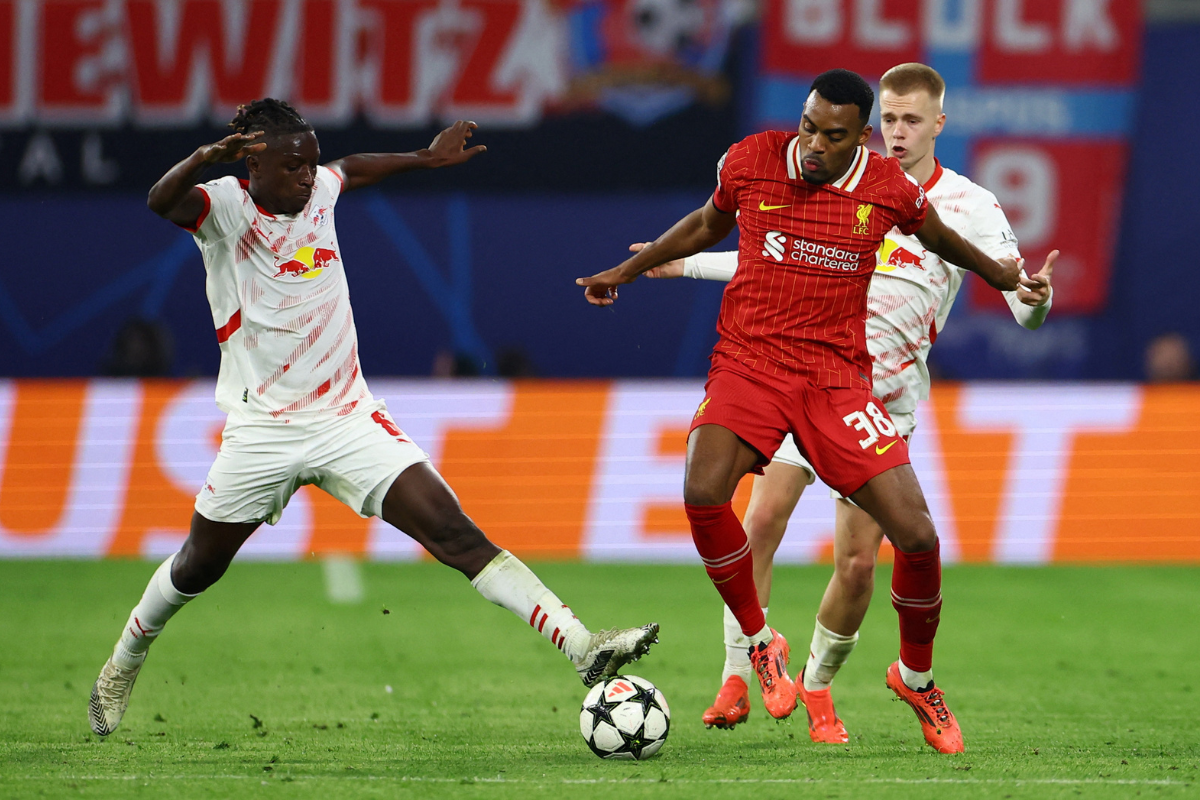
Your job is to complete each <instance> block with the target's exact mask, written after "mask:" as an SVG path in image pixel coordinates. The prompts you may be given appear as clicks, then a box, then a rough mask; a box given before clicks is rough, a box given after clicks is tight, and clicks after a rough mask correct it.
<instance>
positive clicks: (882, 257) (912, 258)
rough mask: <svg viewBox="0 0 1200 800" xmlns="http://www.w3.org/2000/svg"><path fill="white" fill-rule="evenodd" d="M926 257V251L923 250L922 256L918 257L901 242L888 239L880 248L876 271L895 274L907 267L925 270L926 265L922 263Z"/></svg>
mask: <svg viewBox="0 0 1200 800" xmlns="http://www.w3.org/2000/svg"><path fill="white" fill-rule="evenodd" d="M924 256H925V251H924V250H921V255H917V254H916V253H913V252H912V251H911V250H907V249H906V248H905V247H904V246H903V245H901V244H900V243H899V242H896V241H894V240H892V239H891V238H887V239H884V240H883V244H882V245H880V246H879V253H878V254H877V258H878V261H877V263H876V265H875V269H877V270H879V271H880V272H894V271H896V270H898V269H904V268H905V267H915V268H916V269H919V270H924V269H925V265H924V264H922V263H921V261H922V259H923V258H924Z"/></svg>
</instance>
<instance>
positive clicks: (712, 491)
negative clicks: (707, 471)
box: [683, 475, 733, 506]
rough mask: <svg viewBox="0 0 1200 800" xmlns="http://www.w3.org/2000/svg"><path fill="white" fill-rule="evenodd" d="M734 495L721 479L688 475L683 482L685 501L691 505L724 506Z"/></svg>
mask: <svg viewBox="0 0 1200 800" xmlns="http://www.w3.org/2000/svg"><path fill="white" fill-rule="evenodd" d="M732 497H733V495H732V494H731V493H730V491H729V490H728V489H727V488H726V487H725V486H724V485H723V484H722V483H721V482H720V481H715V480H711V479H705V478H701V477H696V476H692V475H688V476H687V478H686V479H685V480H684V483H683V502H685V503H687V504H688V505H689V506H722V505H725V504H726V503H728V502H729V501H730V500H731V499H732Z"/></svg>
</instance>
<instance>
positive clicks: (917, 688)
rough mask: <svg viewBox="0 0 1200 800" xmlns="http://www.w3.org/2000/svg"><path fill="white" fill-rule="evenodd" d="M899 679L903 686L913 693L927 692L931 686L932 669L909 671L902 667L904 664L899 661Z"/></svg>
mask: <svg viewBox="0 0 1200 800" xmlns="http://www.w3.org/2000/svg"><path fill="white" fill-rule="evenodd" d="M900 679H901V680H902V681H904V685H905V686H907V687H908V688H910V689H912V690H913V691H914V692H925V691H928V690H929V688H930V687H931V686H933V668H932V667H930V668H929V669H928V670H925V671H923V672H918V671H916V670H912V669H909V668H908V667H907V666H905V665H904V662H903V661H901V662H900Z"/></svg>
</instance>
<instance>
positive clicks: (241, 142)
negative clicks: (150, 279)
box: [146, 131, 267, 228]
mask: <svg viewBox="0 0 1200 800" xmlns="http://www.w3.org/2000/svg"><path fill="white" fill-rule="evenodd" d="M260 136H262V132H261V131H255V132H254V133H235V134H232V135H230V136H226V137H225V138H224V139H222V140H221V141H219V142H214V143H213V144H206V145H204V146H203V147H201V148H198V149H197V150H196V152H194V153H192V154H191V155H190V156H188V157H187V158H185V159H184V160H183V161H180V162H179V163H178V164H176V165H175V166H173V167H171V168H170V169H169V170H167V174H166V175H163V176H162V177H161V178H159V179H158V183H156V184H154V185H153V186H151V187H150V195H149V197H147V198H146V205H147V206H149V207H150V210H151V211H153V212H154V213H155V214H158V215H159V216H160V217H162V218H163V219H169V220H170V221H171V222H174V223H175V224H176V225H182V226H184V227H185V228H193V227H195V225H196V221H197V220H198V219H200V215H201V214H202V213H203V212H204V192H202V191H201V190H200V189H197V188H196V184H197V183H198V182H199V181H200V176H201V175H202V174H203V173H204V170H205V169H207V168H208V166H209V165H210V164H228V163H232V162H234V161H237V160H239V159H241V158H245V157H246V156H248V155H251V154H253V153H258V152H261V151H262V150H265V149H266V147H267V145H266V143H265V142H255V141H254V140H255V139H257V138H259V137H260Z"/></svg>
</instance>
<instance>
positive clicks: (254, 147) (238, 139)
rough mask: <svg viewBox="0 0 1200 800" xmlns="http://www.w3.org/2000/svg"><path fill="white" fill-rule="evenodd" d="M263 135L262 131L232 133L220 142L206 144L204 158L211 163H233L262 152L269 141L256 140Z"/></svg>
mask: <svg viewBox="0 0 1200 800" xmlns="http://www.w3.org/2000/svg"><path fill="white" fill-rule="evenodd" d="M262 135H263V132H262V131H255V132H254V133H234V134H230V135H229V136H226V137H225V138H224V139H222V140H221V141H219V142H216V143H214V144H210V145H206V146H205V148H204V160H205V161H206V162H207V163H209V164H232V163H233V162H234V161H237V160H239V159H242V158H245V157H246V156H248V155H253V154H254V153H261V152H262V151H263V150H266V149H267V143H266V142H255V141H254V140H255V139H258V138H259V137H261V136H262Z"/></svg>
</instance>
